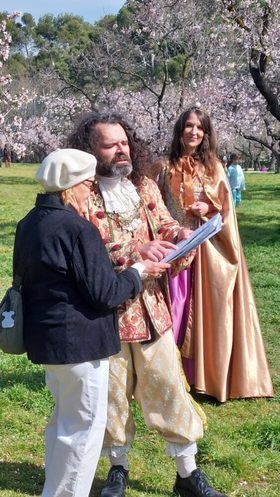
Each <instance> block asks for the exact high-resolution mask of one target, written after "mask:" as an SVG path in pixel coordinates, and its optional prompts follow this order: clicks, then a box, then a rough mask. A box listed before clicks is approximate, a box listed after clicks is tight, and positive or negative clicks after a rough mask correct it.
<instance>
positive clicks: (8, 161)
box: [3, 145, 11, 167]
mask: <svg viewBox="0 0 280 497" xmlns="http://www.w3.org/2000/svg"><path fill="white" fill-rule="evenodd" d="M3 162H4V164H5V166H6V167H11V151H10V149H9V148H8V146H7V145H5V147H4V149H3Z"/></svg>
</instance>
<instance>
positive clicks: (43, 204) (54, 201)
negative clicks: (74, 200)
mask: <svg viewBox="0 0 280 497" xmlns="http://www.w3.org/2000/svg"><path fill="white" fill-rule="evenodd" d="M35 205H36V207H39V208H45V209H61V210H64V211H68V212H76V211H75V209H74V208H73V207H71V206H70V205H63V204H62V203H61V200H60V196H59V195H58V194H55V193H38V195H37V197H36V202H35Z"/></svg>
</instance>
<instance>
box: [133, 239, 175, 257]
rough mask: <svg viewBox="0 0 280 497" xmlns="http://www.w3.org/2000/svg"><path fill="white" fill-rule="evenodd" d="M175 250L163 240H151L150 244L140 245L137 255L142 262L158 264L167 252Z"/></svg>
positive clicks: (171, 244) (173, 246) (169, 243)
mask: <svg viewBox="0 0 280 497" xmlns="http://www.w3.org/2000/svg"><path fill="white" fill-rule="evenodd" d="M175 248H176V245H174V244H173V243H171V242H167V241H163V240H152V241H151V242H148V243H145V244H144V245H140V247H139V253H140V255H141V257H142V259H143V261H145V260H147V259H150V261H154V262H159V261H161V259H162V258H163V257H165V256H166V255H167V254H169V252H170V251H171V250H173V249H175Z"/></svg>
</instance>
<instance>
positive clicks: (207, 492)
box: [173, 469, 227, 497]
mask: <svg viewBox="0 0 280 497" xmlns="http://www.w3.org/2000/svg"><path fill="white" fill-rule="evenodd" d="M173 490H174V492H175V493H176V494H179V495H180V496H181V497H227V496H226V495H225V494H221V493H220V492H217V490H214V488H212V487H210V486H209V485H208V482H207V480H206V477H205V475H204V474H203V473H202V472H201V471H200V470H199V469H195V470H194V471H193V472H192V473H191V475H190V476H188V478H181V476H180V475H178V473H177V478H176V482H175V485H174V489H173Z"/></svg>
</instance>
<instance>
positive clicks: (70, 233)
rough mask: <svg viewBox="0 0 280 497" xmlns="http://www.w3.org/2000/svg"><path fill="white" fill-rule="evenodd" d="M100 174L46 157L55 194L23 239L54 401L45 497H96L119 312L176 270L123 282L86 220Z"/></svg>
mask: <svg viewBox="0 0 280 497" xmlns="http://www.w3.org/2000/svg"><path fill="white" fill-rule="evenodd" d="M95 166H96V159H95V157H94V156H93V155H91V154H88V153H86V152H81V151H78V150H72V149H64V150H57V151H55V152H52V153H51V154H50V155H49V156H47V157H46V158H45V160H44V161H43V162H42V164H41V166H40V167H39V170H38V172H37V175H36V178H37V180H38V181H39V182H40V183H42V185H43V187H44V189H45V192H46V193H45V194H39V195H38V196H37V199H36V205H35V207H34V208H33V209H32V210H31V211H30V212H29V213H28V214H27V216H26V217H25V218H24V219H22V220H21V221H20V222H19V224H18V226H17V232H16V238H15V247H14V274H15V275H16V274H18V275H21V276H22V277H23V285H22V295H23V305H24V342H25V347H26V350H27V355H28V358H29V359H30V360H31V361H32V362H34V363H35V364H43V366H44V368H45V372H46V383H47V385H48V387H49V389H50V391H51V393H52V396H53V398H54V401H55V408H54V411H53V414H52V418H51V420H50V422H49V424H48V426H47V429H46V458H45V459H46V461H45V462H46V480H45V485H44V489H43V493H42V497H72V496H73V497H87V496H88V494H89V492H90V488H91V484H92V480H93V477H94V473H95V469H96V466H97V462H98V459H99V455H100V450H101V447H102V442H103V436H104V430H105V426H106V420H107V396H108V374H109V359H108V358H109V356H111V355H112V354H116V353H117V352H119V350H120V342H119V336H118V333H117V331H118V330H117V319H116V314H115V307H116V306H118V305H119V304H121V303H123V302H124V301H125V300H126V299H133V298H134V297H135V296H136V295H137V293H138V292H139V291H140V290H141V288H142V285H141V279H140V274H141V273H144V272H145V273H149V274H159V273H161V272H162V271H163V270H164V269H165V268H166V267H167V266H168V265H165V264H160V263H153V262H150V261H145V262H143V264H141V262H140V263H139V264H135V265H134V266H132V267H130V268H128V269H126V270H125V271H123V272H122V273H120V274H116V273H115V271H114V270H113V267H112V265H111V263H110V261H109V258H108V255H107V253H106V249H105V247H104V245H103V242H102V240H101V237H100V234H99V232H98V230H97V228H96V227H95V226H94V225H92V224H91V223H89V222H88V221H87V220H86V219H84V218H83V217H82V215H83V212H84V211H85V210H86V204H87V200H88V197H89V195H90V192H91V190H92V185H93V180H94V175H95ZM168 267H169V266H168Z"/></svg>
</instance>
